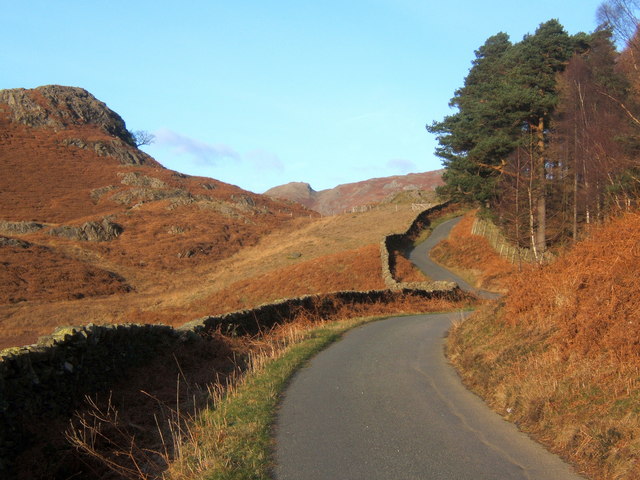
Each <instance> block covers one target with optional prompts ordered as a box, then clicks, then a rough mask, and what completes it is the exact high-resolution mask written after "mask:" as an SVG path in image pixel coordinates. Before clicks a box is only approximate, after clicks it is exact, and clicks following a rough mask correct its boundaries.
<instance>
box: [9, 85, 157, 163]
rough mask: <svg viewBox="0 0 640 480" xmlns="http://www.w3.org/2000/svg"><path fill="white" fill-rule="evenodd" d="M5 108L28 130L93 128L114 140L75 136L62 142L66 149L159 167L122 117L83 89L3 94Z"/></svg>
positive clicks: (18, 90) (17, 90) (53, 88)
mask: <svg viewBox="0 0 640 480" xmlns="http://www.w3.org/2000/svg"><path fill="white" fill-rule="evenodd" d="M2 104H5V105H6V106H7V107H8V111H9V116H10V118H11V120H13V121H14V122H16V123H21V124H23V125H26V126H28V127H34V128H38V127H48V128H51V129H53V130H55V131H56V132H61V131H64V130H65V129H71V128H73V127H86V126H88V125H89V126H94V127H96V128H97V129H98V130H99V131H101V132H102V133H103V134H104V135H106V136H107V137H111V139H110V140H95V139H91V140H89V139H85V138H78V137H76V136H74V137H70V138H66V139H63V140H61V143H62V144H63V145H65V146H74V147H77V148H82V149H87V150H91V151H94V152H95V153H97V154H98V155H99V156H101V157H113V158H116V159H118V161H119V162H120V163H122V164H123V165H143V164H152V165H155V166H157V165H158V164H157V162H155V160H153V159H152V158H151V157H150V156H149V155H147V154H146V153H144V152H142V151H140V150H138V148H137V147H136V142H135V140H134V138H133V136H132V134H131V132H129V130H127V126H126V124H125V122H124V120H123V119H122V117H120V115H118V114H117V113H116V112H114V111H113V110H111V109H110V108H109V107H107V105H106V104H104V103H103V102H101V101H100V100H98V99H97V98H95V97H94V96H93V95H91V94H90V93H89V92H87V91H86V90H84V89H82V88H77V87H65V86H61V85H47V86H43V87H38V88H35V89H32V90H27V89H24V88H14V89H10V90H0V108H2ZM6 110H7V108H5V111H6Z"/></svg>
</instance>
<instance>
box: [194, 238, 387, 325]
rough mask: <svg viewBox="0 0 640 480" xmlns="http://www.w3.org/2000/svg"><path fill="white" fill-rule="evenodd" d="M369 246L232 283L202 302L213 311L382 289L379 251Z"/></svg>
mask: <svg viewBox="0 0 640 480" xmlns="http://www.w3.org/2000/svg"><path fill="white" fill-rule="evenodd" d="M379 248H380V247H379V246H378V245H368V246H365V247H362V248H358V249H355V250H347V251H344V252H339V253H335V254H332V255H327V256H324V257H320V258H316V259H314V260H310V261H308V262H303V263H300V264H298V265H292V266H290V267H286V268H282V269H279V270H277V271H274V272H269V273H266V274H264V275H260V276H259V277H255V278H250V279H246V280H241V281H239V282H236V283H232V284H231V285H229V286H228V287H226V288H224V289H223V290H220V291H217V292H215V293H214V294H213V295H211V296H209V297H207V298H206V299H205V300H204V301H203V302H202V304H203V305H204V306H205V310H206V311H207V312H209V313H211V314H214V313H223V312H228V311H233V310H240V309H243V308H251V307H254V306H256V305H259V304H261V303H267V302H270V301H273V300H278V299H282V298H290V297H297V296H300V295H306V294H313V293H327V292H337V291H340V290H361V291H364V290H382V289H384V288H386V287H385V285H384V282H383V281H382V272H381V266H380V250H379Z"/></svg>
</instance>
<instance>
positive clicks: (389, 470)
mask: <svg viewBox="0 0 640 480" xmlns="http://www.w3.org/2000/svg"><path fill="white" fill-rule="evenodd" d="M455 221H456V220H454V221H450V222H446V223H444V224H442V225H440V227H438V229H436V231H434V234H432V236H431V237H430V239H432V238H433V237H434V235H436V237H435V239H433V240H431V245H433V244H434V242H436V241H437V238H443V237H442V235H444V236H447V235H448V230H450V229H451V227H452V226H453V224H454V223H455ZM427 241H429V240H427ZM425 243H426V242H425ZM418 248H422V252H418V253H417V254H416V255H417V256H420V257H421V258H422V259H424V258H427V259H428V257H427V251H428V249H429V248H430V246H429V244H427V248H426V249H425V248H424V247H423V246H420V247H418ZM416 263H418V262H416ZM431 263H432V262H431ZM434 265H435V264H434ZM423 266H424V265H423ZM435 266H436V267H438V268H439V269H442V267H439V266H438V265H435ZM425 268H426V269H427V270H426V271H427V272H428V275H429V276H430V277H431V278H433V279H434V280H436V279H438V280H439V279H443V280H452V279H453V280H454V281H455V280H456V279H455V278H454V277H451V276H448V278H442V277H439V275H441V274H442V272H435V271H434V270H433V269H432V266H426V267H425ZM442 270H444V269H442ZM445 272H446V271H445ZM434 273H435V275H434ZM447 274H448V272H446V273H445V274H444V275H447ZM458 280H459V279H458ZM461 288H463V289H464V288H469V289H472V291H476V290H475V289H473V288H472V287H470V286H468V285H467V286H466V287H465V286H464V285H461ZM476 292H477V291H476ZM479 293H480V294H481V295H484V293H483V292H479ZM462 316H463V313H448V314H434V315H418V316H410V317H396V318H390V319H387V320H381V321H378V322H373V323H370V324H367V325H364V326H362V327H359V328H356V329H354V330H352V331H350V332H348V333H347V334H346V335H345V336H344V338H343V339H342V340H340V341H339V342H337V343H335V344H333V345H332V346H330V347H329V348H328V349H326V350H324V351H323V352H321V353H320V354H319V355H317V356H316V357H315V358H314V359H312V361H311V362H310V363H309V365H308V366H307V367H305V368H303V369H302V370H300V371H299V372H298V373H297V374H296V375H295V376H294V378H293V379H292V381H291V384H290V386H289V388H288V389H287V391H286V392H285V394H284V397H283V400H282V402H281V405H280V410H279V413H278V418H277V422H276V425H275V427H274V428H275V436H276V446H275V456H276V467H275V469H274V473H275V477H276V479H277V480H382V479H384V480H410V479H411V480H413V479H415V480H431V479H433V480H435V479H442V480H445V479H446V480H485V479H486V480H489V479H491V480H516V479H517V480H520V479H523V480H524V479H527V480H573V479H580V478H582V477H580V476H578V475H577V474H575V473H573V471H572V469H571V467H569V466H568V465H567V464H565V463H564V462H562V460H561V459H560V458H558V457H557V456H555V455H552V454H550V453H549V452H547V451H546V450H544V449H543V448H542V447H541V446H540V445H538V444H537V443H536V442H534V441H533V440H531V439H530V438H529V437H527V436H526V435H525V434H523V433H521V432H519V431H518V430H517V428H516V427H515V426H514V425H513V424H511V423H508V422H507V421H505V420H503V419H502V418H501V417H500V416H499V415H497V414H496V413H494V412H492V411H491V410H490V409H489V408H488V407H487V406H486V405H485V404H484V403H483V402H482V400H480V398H479V397H477V396H476V395H474V394H473V393H471V392H469V391H468V390H467V389H466V388H465V387H464V386H463V385H462V383H461V382H460V380H459V377H458V375H457V373H456V372H455V370H454V369H453V368H452V367H451V366H450V365H449V364H448V363H447V361H446V359H445V356H444V352H443V347H444V336H445V334H446V331H447V330H448V329H449V327H450V326H451V323H452V322H453V321H455V320H456V319H461V318H462Z"/></svg>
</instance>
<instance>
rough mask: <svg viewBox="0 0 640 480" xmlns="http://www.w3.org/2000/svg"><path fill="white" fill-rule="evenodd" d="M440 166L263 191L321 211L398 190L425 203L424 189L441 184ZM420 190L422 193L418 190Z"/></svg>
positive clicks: (348, 206) (342, 208) (369, 200)
mask: <svg viewBox="0 0 640 480" xmlns="http://www.w3.org/2000/svg"><path fill="white" fill-rule="evenodd" d="M442 184H443V182H442V170H436V171H433V172H424V173H410V174H408V175H396V176H393V177H383V178H372V179H370V180H364V181H362V182H356V183H346V184H343V185H338V186H337V187H335V188H330V189H327V190H321V191H319V192H317V191H315V190H314V189H313V188H311V185H309V184H308V183H303V182H292V183H288V184H286V185H280V186H278V187H274V188H271V189H269V190H267V191H266V192H265V195H267V196H270V197H273V198H280V199H285V200H291V201H294V202H298V203H301V204H302V205H304V206H305V207H307V208H310V209H311V210H315V211H317V212H320V213H322V214H323V215H333V214H336V213H342V212H345V211H349V210H351V209H353V208H354V207H358V206H363V205H370V204H374V203H380V202H382V201H384V200H386V199H390V198H392V197H393V196H394V195H396V194H398V193H400V192H415V196H416V198H415V202H416V203H427V200H430V201H432V200H433V198H431V199H426V200H425V199H424V198H423V197H424V193H422V192H419V191H427V192H433V191H434V190H435V188H436V187H437V186H439V185H442ZM421 193H422V194H421Z"/></svg>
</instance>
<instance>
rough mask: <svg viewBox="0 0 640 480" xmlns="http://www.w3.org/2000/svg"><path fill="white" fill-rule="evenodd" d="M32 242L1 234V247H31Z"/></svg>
mask: <svg viewBox="0 0 640 480" xmlns="http://www.w3.org/2000/svg"><path fill="white" fill-rule="evenodd" d="M30 246H31V244H30V243H29V242H25V241H24V240H18V239H17V238H10V237H2V236H0V247H20V248H29V247H30Z"/></svg>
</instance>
